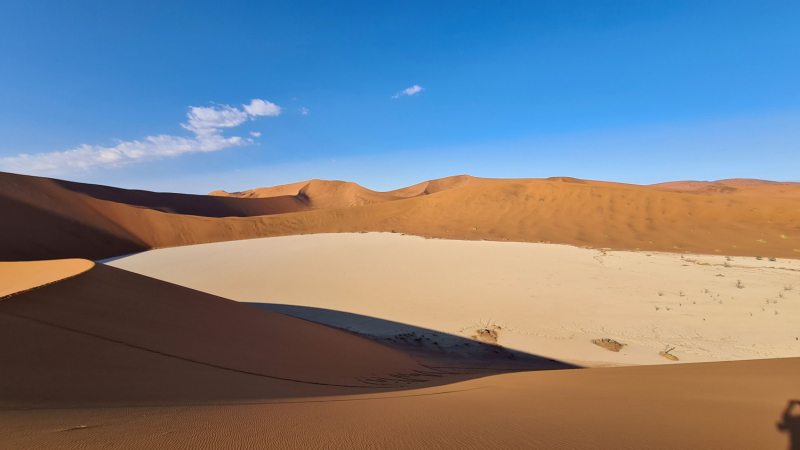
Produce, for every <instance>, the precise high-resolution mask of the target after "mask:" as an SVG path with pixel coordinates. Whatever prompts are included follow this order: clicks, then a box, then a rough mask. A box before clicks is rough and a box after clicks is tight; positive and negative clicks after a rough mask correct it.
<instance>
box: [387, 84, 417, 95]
mask: <svg viewBox="0 0 800 450" xmlns="http://www.w3.org/2000/svg"><path fill="white" fill-rule="evenodd" d="M423 90H425V88H423V87H422V86H419V85H416V84H415V85H413V86H411V87H410V88H405V89H403V90H402V91H400V92H398V93H397V94H395V95H393V96H392V98H400V97H402V96H404V95H408V96H409V97H410V96H412V95H417V94H419V93H420V92H422V91H423Z"/></svg>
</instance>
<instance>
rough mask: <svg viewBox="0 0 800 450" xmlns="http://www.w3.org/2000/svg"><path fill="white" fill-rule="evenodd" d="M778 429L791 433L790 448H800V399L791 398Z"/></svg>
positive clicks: (792, 449)
mask: <svg viewBox="0 0 800 450" xmlns="http://www.w3.org/2000/svg"><path fill="white" fill-rule="evenodd" d="M781 419H782V421H781V422H779V423H778V430H780V431H783V432H785V433H787V434H788V435H789V450H800V400H789V403H788V404H787V405H786V410H784V412H783V416H782V417H781Z"/></svg>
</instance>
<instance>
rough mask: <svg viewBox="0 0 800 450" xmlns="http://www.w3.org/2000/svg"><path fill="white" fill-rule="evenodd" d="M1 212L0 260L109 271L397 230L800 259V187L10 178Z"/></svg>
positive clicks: (2, 189) (0, 194)
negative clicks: (145, 258)
mask: <svg viewBox="0 0 800 450" xmlns="http://www.w3.org/2000/svg"><path fill="white" fill-rule="evenodd" d="M459 180H460V181H459ZM423 186H424V188H423ZM412 188H413V189H412ZM293 189H294V188H292V189H289V190H285V189H284V190H280V189H279V190H278V192H280V193H284V192H289V194H291V192H293ZM426 190H427V191H433V192H432V193H429V194H426V193H425V192H426ZM314 205H318V206H314ZM318 207H319V208H322V209H316V208H318ZM0 208H2V210H3V211H7V212H8V213H9V214H10V216H12V217H14V220H9V221H3V222H2V223H0V244H2V245H0V260H5V261H16V260H38V259H53V258H71V257H82V258H87V259H102V258H108V257H112V256H118V255H123V254H128V253H134V252H138V251H142V250H146V249H151V248H163V247H174V246H181V245H191V244H199V243H208V242H219V241H227V240H239V239H250V238H256V237H269V236H285V235H294V234H313V233H333V232H356V231H392V230H394V231H397V232H402V233H407V234H414V235H419V236H424V237H437V238H445V239H461V240H481V239H489V240H509V241H519V242H522V241H525V242H552V243H562V244H570V245H575V246H592V247H598V248H600V247H602V248H610V249H614V250H635V249H642V250H648V251H665V252H678V253H686V252H693V253H706V254H715V253H717V254H722V255H734V256H736V255H741V256H756V255H760V256H764V257H781V258H797V257H800V185H794V184H785V185H782V184H781V185H753V186H736V187H726V189H725V190H723V191H721V192H719V191H714V190H702V189H701V190H692V191H687V190H676V189H671V188H665V187H657V186H656V187H651V186H636V185H624V184H618V183H607V182H594V181H585V180H576V179H570V178H557V179H520V180H488V179H483V180H475V179H472V178H464V177H461V178H456V179H451V180H448V179H443V180H434V181H431V182H428V183H427V184H426V183H423V184H422V185H415V186H412V187H409V188H405V189H401V190H398V191H393V192H389V193H375V192H373V191H369V190H366V189H364V188H361V187H360V186H357V185H354V184H352V183H350V184H348V183H342V182H315V181H312V182H310V183H308V184H306V185H304V186H303V187H302V188H300V189H298V194H297V195H288V194H287V195H278V196H272V197H261V198H229V197H223V196H191V195H186V196H184V195H178V194H157V193H145V192H142V191H127V190H120V189H112V188H101V187H96V186H89V185H76V184H74V183H66V182H61V181H57V180H50V179H45V178H36V177H27V176H21V175H13V174H2V176H0ZM168 211H174V212H168ZM180 212H182V213H180ZM201 213H202V214H201ZM264 214H267V215H264ZM221 215H222V216H225V217H218V216H221ZM242 215H245V216H246V217H236V216H242Z"/></svg>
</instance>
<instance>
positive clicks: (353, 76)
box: [0, 1, 800, 193]
mask: <svg viewBox="0 0 800 450" xmlns="http://www.w3.org/2000/svg"><path fill="white" fill-rule="evenodd" d="M2 3H3V4H2V10H3V13H2V14H0V61H2V63H0V170H6V171H14V172H19V173H30V174H35V175H44V176H53V177H57V178H64V179H70V180H76V181H84V182H92V183H101V184H110V185H115V186H121V187H129V188H140V189H153V190H164V191H177V192H192V193H206V192H208V191H211V190H215V189H226V190H241V189H247V188H252V187H257V186H265V185H275V184H281V183H288V182H293V181H298V180H303V179H309V178H327V179H347V180H351V181H356V182H359V183H361V184H364V185H365V186H367V187H370V188H373V189H378V190H386V189H393V188H397V187H400V186H403V185H408V184H413V183H416V182H419V181H422V180H424V179H428V178H434V177H442V176H448V175H455V174H461V173H469V174H472V175H476V176H486V177H547V176H559V175H566V176H575V177H581V178H592V179H601V180H611V181H622V182H632V183H655V182H660V181H667V180H676V179H719V178H728V177H755V178H767V179H776V180H800V170H798V169H797V168H798V167H800V131H798V130H800V26H798V23H800V3H798V2H792V1H774V2H763V1H762V2H755V1H753V2H739V1H720V2H702V1H686V2H682V1H663V2H661V1H631V2H623V1H614V2H601V1H587V2H579V1H573V2H564V1H557V2H556V1H554V2H545V1H541V2H533V1H530V2H488V1H487V2H467V1H454V2H430V1H428V2H397V3H389V2H345V1H337V2H304V3H302V4H301V2H281V3H278V2H130V4H123V2H40V1H26V2H10V1H9V2H2ZM414 86H418V87H419V89H412V90H410V91H407V92H408V93H410V94H411V95H408V94H405V93H404V90H406V89H408V88H412V87H414ZM398 94H401V95H398ZM254 100H255V102H254ZM252 133H255V134H258V133H260V136H255V135H254V134H252ZM148 137H153V139H150V140H148ZM20 155H27V156H20Z"/></svg>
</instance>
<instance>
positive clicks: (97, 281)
mask: <svg viewBox="0 0 800 450" xmlns="http://www.w3.org/2000/svg"><path fill="white" fill-rule="evenodd" d="M16 264H21V267H22V269H20V270H18V272H24V271H25V270H28V269H30V270H33V269H35V267H33V264H31V263H16ZM86 264H91V262H88V261H87V262H86ZM74 265H75V263H74V261H72V262H66V263H65V266H67V267H71V266H74ZM0 355H2V364H0V408H21V407H55V406H58V407H64V406H69V405H92V404H126V405H127V404H149V403H158V404H169V403H174V402H200V401H212V400H218V401H221V400H225V401H229V400H235V399H242V398H246V399H255V398H262V399H263V398H278V397H286V396H294V397H297V396H308V395H331V392H334V393H339V394H346V393H360V392H363V391H364V389H372V390H373V391H374V390H386V389H396V388H407V387H409V386H412V385H414V384H415V383H417V382H420V381H421V380H422V381H425V380H428V379H430V378H431V377H430V376H426V375H425V373H430V372H431V370H430V369H427V368H425V367H423V366H421V365H420V364H419V363H418V362H417V361H416V360H414V359H413V358H411V357H410V356H409V355H408V354H406V353H404V352H402V351H398V350H394V349H390V348H388V347H385V346H383V345H380V344H378V343H375V342H373V341H370V340H367V339H364V338H362V337H359V336H356V335H353V334H350V333H346V332H343V331H340V330H337V329H333V328H329V327H325V326H322V325H318V324H315V323H312V322H307V321H303V320H300V319H295V318H292V317H288V316H284V315H281V314H277V313H272V312H269V311H265V310H262V309H259V308H255V307H253V306H249V305H246V304H242V303H237V302H234V301H231V300H227V299H223V298H220V297H215V296H212V295H208V294H204V293H201V292H198V291H194V290H191V289H187V288H183V287H180V286H176V285H173V284H170V283H166V282H162V281H158V280H155V279H152V278H148V277H144V276H141V275H136V274H133V273H131V272H126V271H123V270H120V269H116V268H113V267H109V266H105V265H96V266H95V267H93V268H91V269H90V270H88V271H87V272H85V273H82V274H80V275H77V276H74V277H72V278H69V279H65V280H62V281H59V282H57V283H53V284H50V285H47V286H43V287H40V288H38V289H34V290H29V291H27V292H23V293H19V294H18V295H14V296H11V297H7V298H5V299H3V300H0ZM331 387H336V388H337V390H334V391H331V390H330V389H328V388H331ZM347 387H350V388H349V389H348V388H347ZM323 388H325V389H323ZM326 389H327V390H326ZM342 389H343V390H342Z"/></svg>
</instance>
